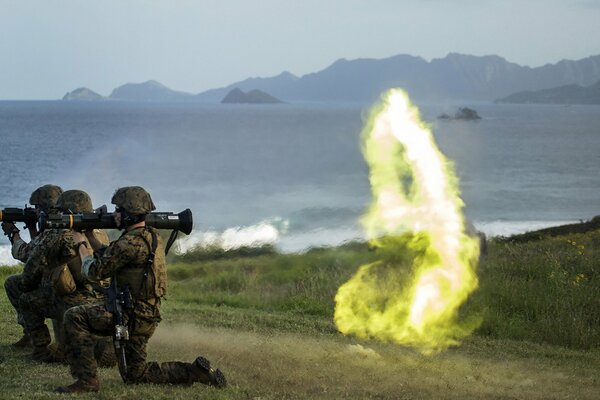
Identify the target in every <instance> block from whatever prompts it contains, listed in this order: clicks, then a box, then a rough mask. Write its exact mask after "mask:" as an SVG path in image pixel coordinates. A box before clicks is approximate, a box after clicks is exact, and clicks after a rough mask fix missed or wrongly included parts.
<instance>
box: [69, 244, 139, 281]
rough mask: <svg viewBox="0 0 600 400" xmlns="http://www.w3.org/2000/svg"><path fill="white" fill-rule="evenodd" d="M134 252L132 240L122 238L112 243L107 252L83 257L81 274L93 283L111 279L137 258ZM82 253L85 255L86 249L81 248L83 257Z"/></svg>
mask: <svg viewBox="0 0 600 400" xmlns="http://www.w3.org/2000/svg"><path fill="white" fill-rule="evenodd" d="M85 250H87V249H85ZM132 251H133V248H132V246H131V243H130V239H129V238H127V237H126V236H125V237H122V238H120V239H119V240H116V241H114V242H112V243H111V244H110V246H108V247H107V248H106V250H105V251H103V252H98V253H94V255H87V256H85V257H82V260H81V272H82V274H83V275H84V276H85V277H86V278H88V279H90V280H93V281H97V280H101V279H106V278H110V277H112V276H113V275H114V274H115V272H116V271H117V270H118V269H119V268H122V267H124V266H126V265H128V264H130V263H131V260H132V258H133V257H135V254H132ZM82 253H84V249H83V248H80V253H79V254H80V255H81V256H83V254H82ZM88 254H89V252H88Z"/></svg>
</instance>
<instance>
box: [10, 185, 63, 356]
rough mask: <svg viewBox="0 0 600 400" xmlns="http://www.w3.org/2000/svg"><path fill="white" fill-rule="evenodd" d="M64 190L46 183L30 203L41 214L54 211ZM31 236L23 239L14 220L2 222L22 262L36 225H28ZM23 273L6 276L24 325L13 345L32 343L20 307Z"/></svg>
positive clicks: (35, 237) (35, 239)
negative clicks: (28, 240)
mask: <svg viewBox="0 0 600 400" xmlns="http://www.w3.org/2000/svg"><path fill="white" fill-rule="evenodd" d="M62 192H63V190H62V189H61V188H60V187H59V186H55V185H44V186H41V187H39V188H37V189H36V190H34V191H33V193H31V197H30V198H29V204H31V205H32V206H34V207H35V211H36V214H37V215H38V216H39V213H40V212H45V213H48V214H50V213H54V212H56V200H58V196H60V195H61V194H62ZM27 228H28V229H29V233H30V236H31V241H30V242H29V243H27V242H25V241H24V240H23V239H21V236H20V234H19V232H20V231H19V229H18V228H17V227H16V226H15V224H13V223H12V222H2V230H3V231H4V234H5V235H6V236H8V239H9V240H10V242H11V244H12V256H13V257H14V258H15V259H17V260H19V261H22V262H26V261H27V259H28V258H29V255H30V254H31V250H32V249H33V248H34V247H35V246H36V244H37V242H38V238H39V236H38V235H37V229H36V227H35V226H27ZM21 280H22V275H21V274H19V275H12V276H9V277H8V278H6V280H5V281H4V289H5V290H6V295H7V296H8V299H9V300H10V303H11V304H12V305H13V307H14V308H15V310H16V311H17V322H18V323H19V325H21V326H22V327H23V337H21V339H19V340H18V341H17V342H16V343H13V344H12V346H13V347H27V346H30V345H31V338H30V336H29V333H27V331H26V329H25V321H24V320H23V315H22V314H21V311H20V307H19V297H20V296H21V294H23V288H22V285H21Z"/></svg>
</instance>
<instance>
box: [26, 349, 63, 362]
mask: <svg viewBox="0 0 600 400" xmlns="http://www.w3.org/2000/svg"><path fill="white" fill-rule="evenodd" d="M31 358H32V359H33V360H34V361H39V362H43V363H60V362H65V356H64V354H62V353H61V352H60V351H58V350H57V349H56V347H53V346H35V347H34V348H33V353H31Z"/></svg>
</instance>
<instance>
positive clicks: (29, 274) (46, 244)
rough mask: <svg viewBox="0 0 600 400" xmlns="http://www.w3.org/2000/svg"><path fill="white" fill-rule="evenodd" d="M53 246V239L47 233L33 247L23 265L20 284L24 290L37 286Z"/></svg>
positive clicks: (46, 266)
mask: <svg viewBox="0 0 600 400" xmlns="http://www.w3.org/2000/svg"><path fill="white" fill-rule="evenodd" d="M54 248H55V243H54V240H53V238H52V237H49V236H48V235H47V236H45V237H44V238H43V240H40V242H39V243H37V244H36V246H34V247H33V249H32V250H31V254H30V255H29V257H28V258H27V262H25V267H23V274H22V284H23V289H24V290H25V291H30V290H34V289H36V288H37V287H38V286H39V284H40V282H41V280H42V275H43V271H44V269H45V268H48V255H49V254H50V253H51V252H52V251H53V250H54Z"/></svg>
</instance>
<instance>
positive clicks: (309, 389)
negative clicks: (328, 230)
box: [0, 231, 600, 399]
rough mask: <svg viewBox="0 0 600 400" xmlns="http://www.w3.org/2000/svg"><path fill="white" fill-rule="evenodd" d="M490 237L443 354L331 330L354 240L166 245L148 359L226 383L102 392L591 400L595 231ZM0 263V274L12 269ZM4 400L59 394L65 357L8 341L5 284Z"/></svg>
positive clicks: (354, 262) (596, 345)
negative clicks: (229, 246)
mask: <svg viewBox="0 0 600 400" xmlns="http://www.w3.org/2000/svg"><path fill="white" fill-rule="evenodd" d="M535 239H536V240H530V241H528V240H522V241H519V242H515V243H513V242H510V241H506V240H495V241H491V242H490V243H489V246H488V254H487V255H486V256H485V257H483V258H482V260H481V263H480V266H479V270H478V275H479V279H480V287H479V289H478V290H477V291H476V292H475V293H474V294H473V296H472V297H471V298H470V299H469V301H468V303H467V304H466V305H465V306H464V307H463V308H462V309H461V315H462V316H463V317H465V318H468V317H470V316H474V315H475V316H479V317H481V320H482V323H481V326H480V327H479V329H478V330H477V331H476V332H475V334H474V335H472V336H471V337H470V338H468V339H467V340H465V341H464V343H463V344H462V345H461V346H459V347H455V348H451V349H449V350H448V351H446V352H443V353H440V354H437V355H434V356H424V355H421V354H420V353H418V352H416V351H414V350H412V349H410V348H405V347H401V346H397V345H394V344H389V343H378V342H374V341H365V340H357V339H355V338H352V337H344V336H342V335H340V334H339V333H337V331H336V329H335V326H334V324H333V323H332V315H333V307H334V302H333V298H334V296H335V293H336V291H337V288H338V287H339V285H340V284H342V283H343V282H345V281H346V280H347V279H348V278H349V277H350V276H352V274H353V273H354V272H355V271H356V269H357V268H358V267H359V266H360V265H362V264H365V263H368V262H371V261H374V260H377V259H378V257H380V254H379V253H378V251H373V250H372V249H369V247H368V246H367V245H365V244H361V243H353V244H350V245H347V246H342V247H338V248H331V249H329V248H323V249H314V250H312V251H309V252H307V253H304V254H277V253H276V252H274V251H273V249H259V250H243V251H238V252H237V253H235V252H229V253H228V252H220V251H216V252H215V251H212V250H211V251H205V250H198V251H196V252H192V253H188V254H187V255H185V256H171V258H170V259H171V263H170V264H169V293H168V296H167V300H165V301H164V303H163V308H162V314H163V318H164V320H163V322H162V323H161V325H160V327H159V329H158V330H157V332H156V334H155V336H154V337H153V338H152V339H151V341H150V346H149V358H150V359H154V360H159V361H167V360H184V361H190V360H193V359H194V358H195V357H196V356H197V355H200V354H202V355H205V356H206V357H208V358H209V359H210V360H211V361H212V362H213V364H214V365H216V366H218V367H219V368H221V369H222V370H223V371H224V372H225V373H226V375H227V377H228V379H229V381H230V382H231V385H230V387H229V388H227V389H225V390H223V391H218V390H215V389H212V388H207V387H203V386H202V385H197V384H196V385H194V386H192V387H187V388H186V387H174V386H161V387H158V386H153V385H138V386H125V385H123V384H122V383H121V381H120V378H119V376H118V373H117V372H116V370H115V369H112V370H101V372H100V378H101V381H102V385H103V387H102V391H101V393H100V394H99V395H93V396H92V395H90V396H81V397H84V398H88V397H89V398H101V399H104V398H106V399H113V398H123V399H125V398H130V399H142V398H143V399H163V398H173V399H191V398H206V399H213V398H214V399H259V398H260V399H296V398H321V399H330V398H349V399H350V398H351V399H363V398H365V399H366V398H372V399H384V398H385V399H471V398H486V399H488V398H489V399H563V398H577V399H597V398H598V393H600V269H599V268H598V267H599V263H600V261H598V260H600V232H598V231H593V232H587V233H576V234H569V235H566V236H558V237H542V238H540V237H536V238H535ZM19 270H20V269H19V268H18V267H12V268H7V267H2V268H0V280H3V279H4V278H5V277H6V276H8V275H11V274H13V273H17V272H19ZM0 313H1V314H0V324H1V325H2V327H3V328H2V336H0V359H1V360H2V361H1V362H0V386H1V387H2V391H0V398H2V399H4V398H6V399H22V398H40V399H46V398H48V399H50V398H58V396H57V395H54V394H52V389H53V388H54V387H56V386H58V385H61V384H65V383H69V382H70V381H71V378H70V377H69V374H68V369H67V367H66V366H47V365H41V364H36V363H34V362H33V361H31V360H29V358H28V356H27V352H26V351H15V350H13V349H11V348H10V347H9V344H10V343H11V342H13V341H15V340H16V339H18V336H19V334H20V329H19V327H18V325H17V324H16V323H15V321H14V312H13V310H12V308H11V306H10V304H9V303H8V300H7V299H6V296H5V295H0Z"/></svg>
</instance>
